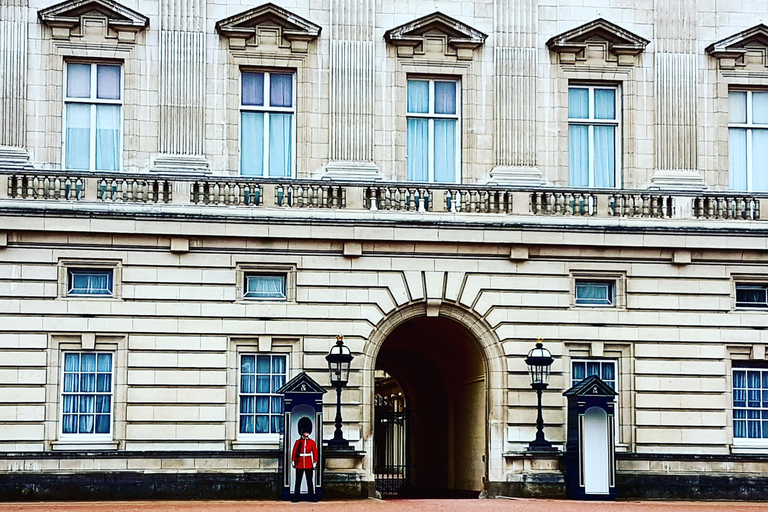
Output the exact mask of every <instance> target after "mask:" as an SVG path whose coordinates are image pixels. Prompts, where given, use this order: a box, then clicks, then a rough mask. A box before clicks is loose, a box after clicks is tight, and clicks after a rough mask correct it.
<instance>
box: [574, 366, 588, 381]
mask: <svg viewBox="0 0 768 512" xmlns="http://www.w3.org/2000/svg"><path fill="white" fill-rule="evenodd" d="M586 368H587V364H586V363H582V362H578V363H573V380H574V381H580V380H584V379H585V378H586V377H587V369H586Z"/></svg>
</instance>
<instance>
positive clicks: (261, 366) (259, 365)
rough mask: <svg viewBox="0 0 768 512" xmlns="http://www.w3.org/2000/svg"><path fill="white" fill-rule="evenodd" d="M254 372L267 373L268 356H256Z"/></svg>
mask: <svg viewBox="0 0 768 512" xmlns="http://www.w3.org/2000/svg"><path fill="white" fill-rule="evenodd" d="M256 372H257V373H269V356H258V358H257V359H256Z"/></svg>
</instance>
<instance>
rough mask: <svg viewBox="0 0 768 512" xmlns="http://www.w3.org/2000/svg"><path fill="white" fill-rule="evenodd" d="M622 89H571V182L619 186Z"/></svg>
mask: <svg viewBox="0 0 768 512" xmlns="http://www.w3.org/2000/svg"><path fill="white" fill-rule="evenodd" d="M618 135H619V121H618V89H617V88H616V87H604V86H603V87H600V86H587V85H584V86H571V87H569V88H568V180H569V181H568V182H569V184H570V185H571V186H573V187H601V188H610V187H616V186H617V181H618V180H617V173H618V149H617V148H618V144H619V137H618Z"/></svg>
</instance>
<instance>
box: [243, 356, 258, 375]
mask: <svg viewBox="0 0 768 512" xmlns="http://www.w3.org/2000/svg"><path fill="white" fill-rule="evenodd" d="M240 370H241V371H242V372H243V373H254V372H255V371H256V357H255V356H242V358H241V359H240Z"/></svg>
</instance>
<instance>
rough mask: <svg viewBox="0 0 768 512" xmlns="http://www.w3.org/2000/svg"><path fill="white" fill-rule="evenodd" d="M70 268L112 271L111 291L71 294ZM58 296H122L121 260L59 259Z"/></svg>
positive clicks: (75, 297)
mask: <svg viewBox="0 0 768 512" xmlns="http://www.w3.org/2000/svg"><path fill="white" fill-rule="evenodd" d="M71 270H86V271H88V270H93V271H108V270H111V271H112V293H111V294H110V295H106V294H77V293H75V294H72V293H69V290H70V271H71ZM58 273H59V283H58V297H59V299H66V300H94V299H95V300H119V299H120V298H121V296H122V283H121V278H122V262H121V261H115V260H84V259H82V260H81V259H77V260H75V259H61V260H59V264H58Z"/></svg>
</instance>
